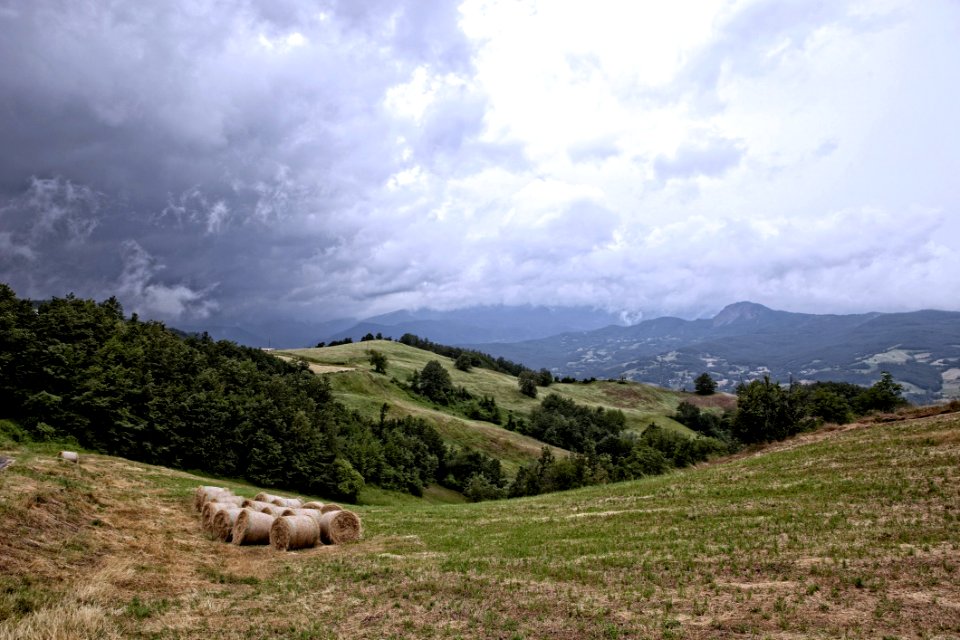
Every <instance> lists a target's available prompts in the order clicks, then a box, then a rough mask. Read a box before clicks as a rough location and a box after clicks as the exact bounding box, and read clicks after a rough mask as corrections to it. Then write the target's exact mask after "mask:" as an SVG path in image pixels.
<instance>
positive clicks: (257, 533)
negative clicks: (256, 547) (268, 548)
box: [231, 509, 274, 545]
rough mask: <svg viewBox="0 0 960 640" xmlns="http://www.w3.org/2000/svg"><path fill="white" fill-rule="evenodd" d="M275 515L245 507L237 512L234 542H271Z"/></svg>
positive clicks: (232, 534) (233, 535)
mask: <svg viewBox="0 0 960 640" xmlns="http://www.w3.org/2000/svg"><path fill="white" fill-rule="evenodd" d="M273 521H274V517H273V516H271V515H270V514H269V513H261V512H260V511H254V510H253V509H243V510H242V511H241V512H240V513H239V514H237V521H236V523H235V524H234V525H233V532H232V533H231V537H232V539H233V544H238V545H239V544H270V527H272V526H273Z"/></svg>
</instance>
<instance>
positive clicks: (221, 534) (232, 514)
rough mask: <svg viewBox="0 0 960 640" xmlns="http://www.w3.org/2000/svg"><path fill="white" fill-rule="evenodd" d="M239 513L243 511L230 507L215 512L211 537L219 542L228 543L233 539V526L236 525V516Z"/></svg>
mask: <svg viewBox="0 0 960 640" xmlns="http://www.w3.org/2000/svg"><path fill="white" fill-rule="evenodd" d="M241 511H243V509H241V508H239V507H231V508H228V509H221V510H219V511H217V515H215V516H213V535H215V536H216V537H217V539H218V540H220V542H230V538H232V537H233V525H235V524H237V516H239V515H240V512H241Z"/></svg>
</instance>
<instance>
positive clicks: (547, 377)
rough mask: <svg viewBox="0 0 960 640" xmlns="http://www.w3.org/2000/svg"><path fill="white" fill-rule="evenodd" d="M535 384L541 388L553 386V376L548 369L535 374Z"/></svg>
mask: <svg viewBox="0 0 960 640" xmlns="http://www.w3.org/2000/svg"><path fill="white" fill-rule="evenodd" d="M537 384H539V385H540V386H541V387H549V386H550V385H551V384H553V374H552V373H550V369H547V368H546V367H544V368H543V369H540V371H538V372H537Z"/></svg>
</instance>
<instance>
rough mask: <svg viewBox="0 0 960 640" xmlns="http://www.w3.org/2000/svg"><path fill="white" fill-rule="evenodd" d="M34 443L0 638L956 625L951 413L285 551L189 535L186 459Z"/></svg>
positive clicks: (12, 536)
mask: <svg viewBox="0 0 960 640" xmlns="http://www.w3.org/2000/svg"><path fill="white" fill-rule="evenodd" d="M56 450H57V448H56V445H53V444H45V445H22V444H15V443H13V442H11V441H10V440H5V439H3V438H0V456H4V457H12V458H15V462H14V463H13V464H12V465H11V466H9V467H7V468H6V469H5V470H3V471H2V472H0V513H2V514H3V517H4V527H3V532H2V534H0V567H3V572H2V574H0V585H2V589H0V638H2V639H8V638H23V639H26V638H31V639H32V638H51V639H61V638H62V639H66V638H71V639H84V638H154V639H172V638H181V639H194V638H196V639H200V638H210V637H217V638H244V639H266V638H277V639H279V638H343V637H351V638H358V639H360V638H388V637H389V638H511V639H524V638H526V639H529V638H659V639H668V638H717V637H722V638H748V637H750V638H753V637H757V638H760V637H764V638H767V637H768V638H783V639H786V638H837V637H846V638H883V637H886V638H907V637H910V638H952V637H957V636H958V634H960V580H958V579H957V576H958V569H960V526H958V518H960V513H958V511H957V509H958V505H960V418H958V417H957V414H950V415H944V416H936V417H931V418H922V419H914V420H902V421H899V422H892V423H886V424H870V425H867V424H855V425H849V426H847V427H844V428H842V429H835V430H822V431H819V432H815V433H810V434H805V435H804V436H801V437H798V438H794V439H793V440H789V441H786V442H783V443H780V444H778V445H775V446H772V447H769V448H768V449H766V450H763V451H760V452H759V453H754V454H751V455H748V456H744V457H739V458H737V459H733V460H729V461H726V462H722V463H714V464H710V465H706V466H702V467H699V468H695V469H689V470H685V471H679V472H674V473H672V474H669V475H666V476H660V477H653V478H647V479H643V480H639V481H634V482H627V483H621V484H614V485H605V486H597V487H590V488H587V489H583V490H578V491H574V492H568V493H561V494H551V495H546V496H539V497H536V498H526V499H520V500H510V501H498V502H484V503H479V504H459V505H435V506H430V505H426V504H424V503H423V502H420V501H417V502H414V501H412V499H410V498H409V497H407V498H404V499H402V500H398V501H397V502H396V503H394V504H390V505H384V506H367V507H356V511H357V512H358V513H359V514H360V516H361V517H362V518H363V522H364V528H365V535H364V538H363V540H362V541H361V542H359V543H356V544H351V545H348V546H343V547H322V548H315V549H310V550H304V551H298V552H291V553H283V552H278V551H275V550H273V549H270V548H266V547H234V546H231V545H224V544H221V543H218V542H214V541H213V540H211V539H209V538H207V537H206V536H205V535H204V534H203V533H201V531H200V528H199V526H198V523H197V520H196V515H195V512H194V511H193V510H192V506H191V501H192V500H191V498H192V491H193V489H194V487H196V486H197V485H198V484H210V483H211V480H210V479H208V478H204V477H198V476H192V475H190V474H187V473H183V472H178V471H172V470H169V469H165V468H162V467H154V466H150V465H145V464H140V463H135V462H130V461H127V460H123V459H121V458H113V457H109V456H99V455H84V456H83V458H82V461H81V464H80V465H79V466H76V465H71V464H66V463H60V462H58V461H57V460H56V458H55V454H56ZM219 484H227V485H228V486H230V487H231V488H233V489H234V490H235V491H236V492H238V493H240V494H243V495H247V496H250V495H253V494H254V493H256V491H257V490H258V489H257V488H256V487H253V486H250V485H247V484H243V483H236V482H227V483H219ZM318 497H319V498H323V496H318Z"/></svg>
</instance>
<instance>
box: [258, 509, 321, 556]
mask: <svg viewBox="0 0 960 640" xmlns="http://www.w3.org/2000/svg"><path fill="white" fill-rule="evenodd" d="M319 538H320V527H319V526H318V525H317V521H316V520H314V519H313V518H311V517H310V516H283V517H280V518H277V519H276V520H274V521H273V525H272V526H271V527H270V544H271V545H272V546H273V548H274V549H279V550H280V551H289V550H291V549H306V548H308V547H315V546H316V545H317V540H318V539H319Z"/></svg>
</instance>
